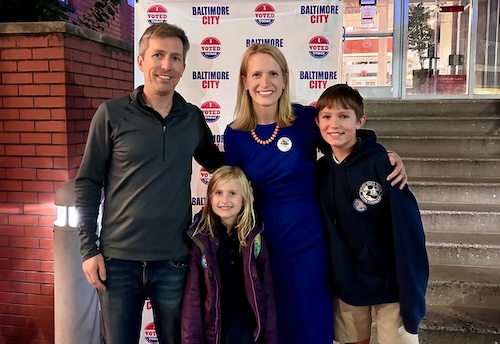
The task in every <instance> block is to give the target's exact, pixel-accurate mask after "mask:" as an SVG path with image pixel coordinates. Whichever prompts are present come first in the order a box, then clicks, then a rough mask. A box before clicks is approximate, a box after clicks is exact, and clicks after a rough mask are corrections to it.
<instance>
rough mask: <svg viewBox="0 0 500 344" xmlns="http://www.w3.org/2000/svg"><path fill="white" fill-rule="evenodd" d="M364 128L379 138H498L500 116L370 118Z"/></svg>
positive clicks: (499, 133)
mask: <svg viewBox="0 0 500 344" xmlns="http://www.w3.org/2000/svg"><path fill="white" fill-rule="evenodd" d="M367 116H368V120H367V122H366V124H365V125H364V127H363V128H367V129H373V130H375V132H376V133H377V136H391V135H405V136H427V135H430V136H437V135H439V136H453V135H455V136H457V135H458V134H460V135H464V136H470V135H472V136H496V135H500V116H487V117H479V116H472V117H462V116H461V117H456V116H453V117H452V116H448V117H432V118H431V117H429V116H415V117H394V116H387V117H373V118H372V117H370V114H368V115H367Z"/></svg>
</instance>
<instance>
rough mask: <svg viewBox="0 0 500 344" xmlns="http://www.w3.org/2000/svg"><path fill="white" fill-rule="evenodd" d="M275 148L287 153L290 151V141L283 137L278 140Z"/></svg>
mask: <svg viewBox="0 0 500 344" xmlns="http://www.w3.org/2000/svg"><path fill="white" fill-rule="evenodd" d="M277 146H278V149H279V150H280V151H282V152H288V151H289V150H290V149H292V140H290V139H289V138H288V137H286V136H283V137H282V138H280V139H279V140H278V143H277Z"/></svg>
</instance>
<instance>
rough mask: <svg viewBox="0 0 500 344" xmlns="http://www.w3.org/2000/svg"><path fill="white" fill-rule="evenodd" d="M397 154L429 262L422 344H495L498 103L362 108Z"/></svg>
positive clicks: (499, 278) (499, 336) (499, 296)
mask: <svg viewBox="0 0 500 344" xmlns="http://www.w3.org/2000/svg"><path fill="white" fill-rule="evenodd" d="M366 115H367V118H368V120H367V123H366V124H365V128H371V129H374V130H375V131H376V132H377V135H378V138H379V141H380V142H381V143H383V144H384V145H385V146H386V147H387V148H388V149H391V150H394V151H396V152H398V154H399V155H401V157H402V158H403V161H404V162H405V165H406V168H407V172H408V175H409V184H410V188H411V190H412V191H413V193H414V194H415V196H416V198H417V200H418V201H419V206H420V210H421V214H422V219H423V223H424V227H425V231H426V238H427V251H428V255H429V262H430V265H431V266H430V272H431V275H430V281H429V287H428V290H427V315H426V317H425V319H424V321H423V323H422V332H421V334H420V342H421V343H432V344H435V343H436V344H438V343H453V344H455V343H457V344H461V343H464V344H469V343H471V344H472V343H474V344H483V343H484V344H486V343H488V344H500V100H498V101H494V100H474V101H473V100H446V101H443V100H439V101H432V100H417V101H383V100H380V101H379V100H368V101H367V102H366Z"/></svg>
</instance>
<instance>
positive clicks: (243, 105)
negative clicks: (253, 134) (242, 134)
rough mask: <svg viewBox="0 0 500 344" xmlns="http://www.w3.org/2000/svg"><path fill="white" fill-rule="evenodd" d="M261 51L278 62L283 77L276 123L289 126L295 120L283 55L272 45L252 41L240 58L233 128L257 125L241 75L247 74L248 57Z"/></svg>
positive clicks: (246, 127)
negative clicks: (283, 83)
mask: <svg viewBox="0 0 500 344" xmlns="http://www.w3.org/2000/svg"><path fill="white" fill-rule="evenodd" d="M257 53H262V54H268V55H271V57H272V58H273V59H274V60H275V61H276V62H277V63H278V65H279V66H280V68H281V72H282V73H283V77H284V79H285V88H284V89H283V93H282V94H281V97H280V99H279V101H278V124H279V125H280V127H289V126H290V125H292V124H293V122H294V121H295V114H294V113H293V110H292V105H291V102H290V87H289V85H290V82H289V69H288V63H287V62H286V59H285V56H284V55H283V53H282V52H281V50H279V49H278V48H276V47H275V46H273V45H268V44H259V43H254V44H252V45H250V46H249V47H248V48H247V50H246V51H245V53H244V54H243V58H242V60H241V66H240V77H239V81H238V91H237V92H238V93H237V100H236V108H235V110H234V122H233V124H232V125H231V127H232V128H233V129H236V130H243V131H251V130H253V129H255V127H256V126H257V120H256V118H255V111H254V109H253V105H252V97H251V96H250V93H249V92H248V91H247V90H246V89H245V83H244V81H243V77H246V76H247V70H248V59H249V58H250V56H252V55H253V54H257Z"/></svg>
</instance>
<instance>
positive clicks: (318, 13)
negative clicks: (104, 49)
mask: <svg viewBox="0 0 500 344" xmlns="http://www.w3.org/2000/svg"><path fill="white" fill-rule="evenodd" d="M342 11H343V2H342V1H341V0H317V1H294V0H290V1H282V0H280V1H272V2H262V1H252V0H240V1H237V0H234V1H231V0H226V1H217V0H216V1H191V0H184V1H165V0H162V1H150V0H138V2H136V4H135V35H134V37H135V55H136V56H137V54H138V42H139V38H140V36H141V35H142V33H143V32H144V30H146V28H147V27H148V26H149V25H151V24H153V23H158V22H168V23H171V24H176V25H178V26H180V27H181V28H183V29H184V30H185V31H186V34H187V35H188V37H189V41H190V44H191V48H190V50H189V53H188V55H187V58H186V70H185V72H184V76H183V77H182V79H181V81H180V82H179V85H178V86H177V91H178V92H179V93H180V94H182V95H183V97H184V98H185V99H186V100H187V101H188V102H191V103H193V104H195V105H197V106H198V107H200V108H201V109H202V111H203V112H204V115H205V119H206V120H207V123H208V124H209V126H210V128H211V130H212V132H213V134H214V140H215V142H216V143H217V144H218V145H219V148H220V149H221V150H223V148H224V137H223V133H224V129H225V127H226V125H227V124H229V123H230V122H231V121H232V119H233V114H234V106H235V104H236V86H237V82H238V78H239V76H238V71H239V67H240V62H241V57H242V55H243V53H244V51H245V49H246V48H247V47H248V46H249V45H250V44H252V43H267V44H272V45H275V46H277V47H279V48H280V49H281V50H282V51H283V53H284V55H285V56H286V58H287V61H288V64H289V67H290V91H291V98H292V101H293V102H297V103H301V104H304V105H309V104H312V103H313V102H315V101H316V100H317V99H318V97H319V95H320V94H321V93H322V92H323V91H324V90H325V89H326V88H327V87H328V86H331V85H334V84H337V83H340V82H341V80H340V78H341V75H342V73H341V70H340V68H341V65H342ZM134 75H135V77H134V81H135V85H136V86H139V85H142V84H143V82H144V78H143V75H142V73H141V72H140V71H139V69H138V68H137V65H136V67H135V74H134ZM209 179H210V174H209V173H208V172H207V171H205V170H204V169H203V168H202V167H200V166H199V165H198V164H197V163H196V162H195V161H193V177H192V182H191V189H192V205H193V213H196V212H197V211H198V210H199V209H200V208H201V207H202V206H203V205H204V203H205V192H206V184H207V183H208V180H209ZM157 342H158V341H157V338H156V332H155V330H154V324H153V318H152V312H151V309H150V306H149V302H147V303H146V305H145V307H144V314H143V333H142V335H141V343H144V344H146V343H157Z"/></svg>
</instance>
